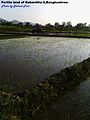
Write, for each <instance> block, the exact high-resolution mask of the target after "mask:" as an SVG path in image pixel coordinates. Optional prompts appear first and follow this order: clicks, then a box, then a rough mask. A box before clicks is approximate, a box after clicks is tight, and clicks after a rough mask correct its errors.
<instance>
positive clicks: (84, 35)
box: [0, 31, 90, 38]
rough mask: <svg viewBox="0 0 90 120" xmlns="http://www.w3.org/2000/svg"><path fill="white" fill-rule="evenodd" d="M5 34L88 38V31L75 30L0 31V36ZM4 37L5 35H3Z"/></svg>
mask: <svg viewBox="0 0 90 120" xmlns="http://www.w3.org/2000/svg"><path fill="white" fill-rule="evenodd" d="M5 36H8V37H10V36H14V37H17V36H19V37H20V36H21V37H25V36H46V37H70V38H90V34H89V33H77V32H58V33H55V32H53V33H50V32H42V33H31V32H8V31H5V33H1V35H0V38H4V37H5ZM5 38H6V37H5Z"/></svg>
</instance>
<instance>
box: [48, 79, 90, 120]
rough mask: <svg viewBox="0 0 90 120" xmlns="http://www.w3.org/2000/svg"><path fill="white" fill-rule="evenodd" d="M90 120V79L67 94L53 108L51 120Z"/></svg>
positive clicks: (50, 113) (50, 112) (50, 115)
mask: <svg viewBox="0 0 90 120" xmlns="http://www.w3.org/2000/svg"><path fill="white" fill-rule="evenodd" d="M89 119H90V78H88V80H87V81H84V82H83V83H81V84H80V85H79V86H78V87H76V88H75V89H74V90H73V91H71V92H70V91H69V92H67V93H66V94H65V95H64V96H62V97H61V98H59V100H58V101H57V102H56V103H55V104H54V105H53V106H52V109H51V110H50V111H49V120H89Z"/></svg>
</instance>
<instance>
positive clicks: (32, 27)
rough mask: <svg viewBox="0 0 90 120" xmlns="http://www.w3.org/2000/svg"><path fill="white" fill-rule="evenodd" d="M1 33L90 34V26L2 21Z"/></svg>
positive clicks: (69, 23) (82, 24) (84, 24)
mask: <svg viewBox="0 0 90 120" xmlns="http://www.w3.org/2000/svg"><path fill="white" fill-rule="evenodd" d="M0 32H1V33H5V32H32V33H38V32H39V33H41V32H55V33H58V32H82V33H83V32H87V33H89V32H90V25H87V23H78V24H77V25H75V26H73V25H72V23H71V22H67V23H66V22H62V24H59V23H58V22H56V23H55V24H54V25H51V24H50V23H48V24H46V25H40V24H38V23H37V24H30V23H29V22H26V23H25V24H23V23H22V22H19V23H17V24H13V23H12V22H8V21H0Z"/></svg>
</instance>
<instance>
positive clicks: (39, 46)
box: [0, 37, 90, 85]
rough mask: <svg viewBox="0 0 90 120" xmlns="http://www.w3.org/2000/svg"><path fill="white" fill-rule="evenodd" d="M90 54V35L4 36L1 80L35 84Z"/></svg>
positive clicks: (2, 81) (0, 64)
mask: <svg viewBox="0 0 90 120" xmlns="http://www.w3.org/2000/svg"><path fill="white" fill-rule="evenodd" d="M88 57H90V39H80V38H79V39H78V38H60V37H27V38H16V39H15V38H13V39H5V40H0V84H1V85H2V84H6V83H7V82H10V83H11V84H12V85H15V84H16V83H19V84H20V85H21V84H22V85H26V84H27V83H28V85H33V84H36V83H37V82H40V81H41V80H43V79H45V78H47V77H48V76H49V75H51V74H53V73H56V72H58V71H60V70H61V69H63V68H65V67H67V66H70V65H73V64H74V63H77V62H80V61H82V60H84V59H86V58H88ZM21 81H22V82H21Z"/></svg>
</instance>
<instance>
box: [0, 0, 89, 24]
mask: <svg viewBox="0 0 90 120" xmlns="http://www.w3.org/2000/svg"><path fill="white" fill-rule="evenodd" d="M1 1H2V0H0V4H1ZM3 1H8V0H3ZM9 1H10V0H9ZM11 1H13V0H11ZM14 1H15V0H14ZM17 1H18V0H17ZM21 1H22V0H21ZM27 1H30V0H27ZM31 1H36V0H31ZM38 1H42V0H38ZM48 1H54V0H48ZM56 1H61V0H56ZM62 1H68V2H69V4H58V5H57V4H54V5H53V4H48V5H45V4H44V5H42V4H39V5H37V4H34V5H32V4H31V5H30V6H31V7H30V8H12V9H11V8H1V6H0V18H3V19H6V20H15V19H16V20H20V21H29V22H33V23H41V24H46V23H51V24H54V23H55V22H59V23H62V22H68V21H71V22H72V24H73V25H75V24H77V23H80V22H82V23H84V22H87V23H88V24H90V15H89V12H90V0H62Z"/></svg>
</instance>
